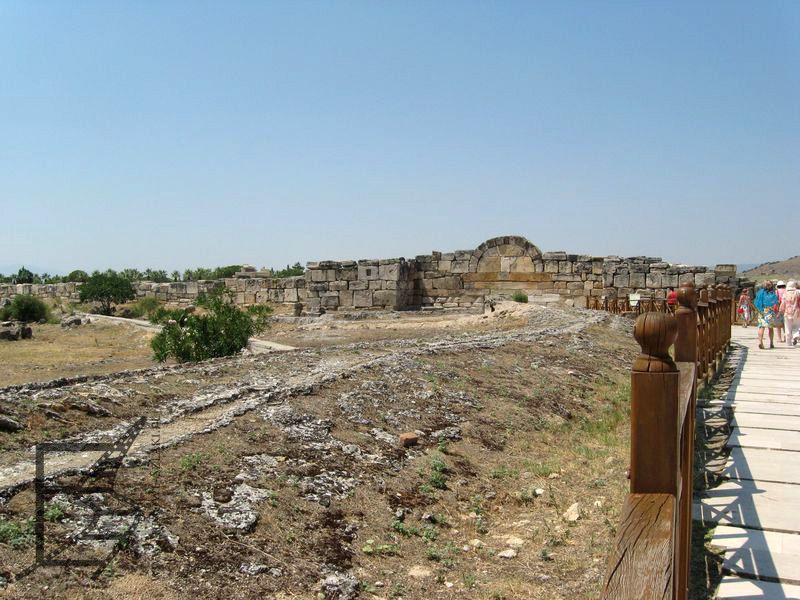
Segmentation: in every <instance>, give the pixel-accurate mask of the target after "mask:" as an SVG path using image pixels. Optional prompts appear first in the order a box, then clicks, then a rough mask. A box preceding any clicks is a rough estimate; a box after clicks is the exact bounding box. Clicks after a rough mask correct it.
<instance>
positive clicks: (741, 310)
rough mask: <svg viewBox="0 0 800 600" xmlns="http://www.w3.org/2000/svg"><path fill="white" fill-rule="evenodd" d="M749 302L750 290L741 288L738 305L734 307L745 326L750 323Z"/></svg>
mask: <svg viewBox="0 0 800 600" xmlns="http://www.w3.org/2000/svg"><path fill="white" fill-rule="evenodd" d="M750 303H751V300H750V290H749V289H743V290H742V293H741V295H740V296H739V307H738V308H737V309H736V312H737V313H738V314H739V318H740V319H741V320H742V323H743V324H744V326H745V327H747V326H748V325H749V324H750Z"/></svg>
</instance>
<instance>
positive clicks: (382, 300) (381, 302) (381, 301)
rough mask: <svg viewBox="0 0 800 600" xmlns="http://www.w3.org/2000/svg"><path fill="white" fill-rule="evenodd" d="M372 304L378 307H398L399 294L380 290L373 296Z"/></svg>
mask: <svg viewBox="0 0 800 600" xmlns="http://www.w3.org/2000/svg"><path fill="white" fill-rule="evenodd" d="M372 303H373V304H374V305H376V306H388V307H393V306H397V292H395V291H392V290H378V291H376V292H375V293H374V294H373V295H372Z"/></svg>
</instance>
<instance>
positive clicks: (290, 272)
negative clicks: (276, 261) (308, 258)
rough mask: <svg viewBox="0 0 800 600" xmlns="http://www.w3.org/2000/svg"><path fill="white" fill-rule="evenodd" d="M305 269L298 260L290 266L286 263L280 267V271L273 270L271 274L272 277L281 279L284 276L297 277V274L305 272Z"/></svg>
mask: <svg viewBox="0 0 800 600" xmlns="http://www.w3.org/2000/svg"><path fill="white" fill-rule="evenodd" d="M305 272H306V270H305V268H304V267H303V265H301V264H300V263H299V262H297V263H294V264H293V265H292V266H291V267H290V266H289V265H286V268H285V269H281V270H280V271H275V272H274V273H273V274H272V275H273V276H274V277H278V278H280V279H283V278H284V277H297V276H298V275H302V274H303V273H305Z"/></svg>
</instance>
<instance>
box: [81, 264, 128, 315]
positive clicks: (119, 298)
mask: <svg viewBox="0 0 800 600" xmlns="http://www.w3.org/2000/svg"><path fill="white" fill-rule="evenodd" d="M80 292H81V302H99V303H100V313H101V314H103V315H110V314H111V306H112V304H121V303H123V302H127V301H128V300H133V299H134V298H135V297H136V293H135V292H134V291H133V286H132V285H131V282H130V280H128V279H127V278H125V277H123V276H122V275H120V274H119V273H117V272H115V271H106V272H105V273H93V274H92V276H91V277H89V279H88V280H87V281H86V283H84V284H83V285H81V288H80Z"/></svg>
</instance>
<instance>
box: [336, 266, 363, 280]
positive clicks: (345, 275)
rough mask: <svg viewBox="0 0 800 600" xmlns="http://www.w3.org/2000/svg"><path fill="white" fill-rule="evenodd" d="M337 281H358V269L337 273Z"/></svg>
mask: <svg viewBox="0 0 800 600" xmlns="http://www.w3.org/2000/svg"><path fill="white" fill-rule="evenodd" d="M339 279H341V280H342V281H355V280H356V279H358V267H351V268H347V269H342V270H341V271H339Z"/></svg>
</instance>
